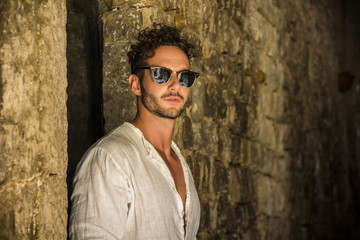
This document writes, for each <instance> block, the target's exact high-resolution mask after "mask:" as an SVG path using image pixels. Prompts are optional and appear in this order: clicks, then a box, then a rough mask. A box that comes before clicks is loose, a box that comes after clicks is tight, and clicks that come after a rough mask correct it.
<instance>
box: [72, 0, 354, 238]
mask: <svg viewBox="0 0 360 240" xmlns="http://www.w3.org/2000/svg"><path fill="white" fill-rule="evenodd" d="M85 2H86V1H79V2H78V5H79V6H78V7H79V8H81V6H82V5H81V4H80V3H84V4H85ZM93 2H95V3H96V4H97V6H98V9H97V10H98V15H99V19H100V20H101V22H100V23H99V26H100V31H99V36H100V38H101V41H100V46H99V51H100V52H101V53H102V65H101V66H99V67H101V72H102V77H101V78H99V81H100V80H101V81H102V93H103V114H104V119H105V132H108V131H110V130H111V129H112V128H114V127H116V126H118V125H119V124H121V123H122V122H124V121H127V120H130V119H132V118H133V117H134V114H135V111H136V108H135V101H136V100H135V97H134V96H133V95H132V93H131V92H130V90H129V87H128V79H127V77H128V75H129V66H128V63H127V57H126V52H127V50H128V47H129V45H130V44H131V42H132V41H133V39H134V36H135V35H136V34H137V32H138V31H140V30H141V29H143V28H145V27H148V26H150V25H151V24H152V22H154V21H156V22H163V23H168V24H171V25H174V26H176V27H177V28H178V29H179V30H181V32H182V34H183V35H184V36H186V37H187V38H189V39H192V40H194V41H195V42H201V49H202V53H203V56H202V57H201V58H198V59H195V60H194V61H193V62H192V69H194V70H196V71H199V72H200V73H201V77H200V78H199V79H198V81H197V82H196V84H195V85H194V86H193V87H192V92H191V98H190V101H191V103H192V104H191V106H190V107H189V108H188V109H186V111H185V113H184V114H183V116H181V117H180V118H179V119H178V122H177V128H176V136H175V141H176V142H177V143H178V145H179V147H180V149H182V151H183V153H184V155H185V157H186V159H187V161H188V163H189V165H190V167H191V169H192V172H193V175H194V178H195V182H196V184H197V188H198V191H199V195H200V198H201V203H202V216H201V224H200V229H199V234H198V238H199V239H251V240H255V239H358V238H359V237H360V236H359V230H358V229H359V225H360V221H359V218H360V217H359V216H360V210H359V209H360V204H359V203H360V194H359V193H360V187H359V184H358V182H359V181H360V141H359V140H360V108H359V106H360V105H359V100H360V99H359V90H360V89H359V84H358V83H356V84H354V86H352V87H351V88H350V90H349V91H348V92H344V93H340V92H339V91H338V82H337V81H338V75H339V73H341V72H344V71H348V72H350V73H351V74H352V75H354V76H355V77H357V78H359V76H360V72H359V68H358V66H359V64H360V59H359V58H358V56H359V55H360V46H359V44H358V43H357V39H359V37H360V31H359V29H360V27H359V26H360V19H359V15H358V10H359V9H360V8H359V3H356V2H355V1H351V0H347V1H342V2H339V1H335V0H330V1H329V0H320V1H308V0H306V1H282V0H275V1H269V0H267V1H260V0H248V1H238V0H217V1H206V0H205V1H200V0H195V1H190V0H176V1H170V0H158V1H156V0H142V1H136V0H130V1H122V0H112V1H110V0H104V1H102V0H94V1H93ZM80 5H81V6H80ZM90 39H91V37H90Z"/></svg>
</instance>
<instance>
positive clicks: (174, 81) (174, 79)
mask: <svg viewBox="0 0 360 240" xmlns="http://www.w3.org/2000/svg"><path fill="white" fill-rule="evenodd" d="M171 74H172V75H171V79H170V85H169V88H170V89H171V90H176V91H177V90H179V89H180V88H181V85H180V82H179V78H178V73H177V72H172V73H171Z"/></svg>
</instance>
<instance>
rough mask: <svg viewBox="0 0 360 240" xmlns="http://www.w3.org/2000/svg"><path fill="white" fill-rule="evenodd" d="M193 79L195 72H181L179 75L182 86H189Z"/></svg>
mask: <svg viewBox="0 0 360 240" xmlns="http://www.w3.org/2000/svg"><path fill="white" fill-rule="evenodd" d="M194 81H195V74H194V73H192V72H182V73H181V75H180V76H179V83H180V85H181V86H183V87H191V85H192V84H193V83H194Z"/></svg>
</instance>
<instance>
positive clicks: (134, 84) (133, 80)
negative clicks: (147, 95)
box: [129, 74, 141, 96]
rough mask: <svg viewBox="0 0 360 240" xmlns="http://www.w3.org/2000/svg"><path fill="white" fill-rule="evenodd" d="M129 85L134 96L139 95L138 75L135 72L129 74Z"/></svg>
mask: <svg viewBox="0 0 360 240" xmlns="http://www.w3.org/2000/svg"><path fill="white" fill-rule="evenodd" d="M129 85H130V89H131V91H132V92H133V93H134V94H135V95H136V96H141V90H140V79H139V78H138V76H136V75H135V74H131V75H130V76H129Z"/></svg>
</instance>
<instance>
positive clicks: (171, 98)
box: [161, 93, 184, 103]
mask: <svg viewBox="0 0 360 240" xmlns="http://www.w3.org/2000/svg"><path fill="white" fill-rule="evenodd" d="M161 98H163V99H165V101H168V102H174V103H178V102H181V101H183V100H184V97H183V96H181V95H180V94H179V93H170V94H167V95H164V96H162V97H161Z"/></svg>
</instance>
